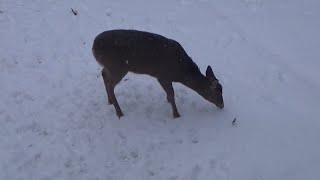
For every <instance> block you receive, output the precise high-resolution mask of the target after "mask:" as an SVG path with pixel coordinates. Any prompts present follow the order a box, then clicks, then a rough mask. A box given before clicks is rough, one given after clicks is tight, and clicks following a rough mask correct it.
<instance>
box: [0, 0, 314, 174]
mask: <svg viewBox="0 0 320 180" xmlns="http://www.w3.org/2000/svg"><path fill="white" fill-rule="evenodd" d="M71 8H72V9H73V10H74V11H76V12H77V13H78V14H77V15H74V14H73V12H72V10H71ZM319 17H320V2H319V1H317V0H306V1H286V0H229V1H225V0H213V1H208V0H175V1H170V0H163V1H147V0H137V1H135V2H134V3H133V2H131V1H124V0H118V1H103V0H95V1H93V0H78V1H75V0H73V1H53V0H52V1H40V0H33V1H31V0H16V1H12V0H2V1H1V3H0V34H1V36H0V38H1V41H0V47H1V48H0V54H1V56H0V84H1V85H0V100H1V101H0V127H1V130H0V179H1V180H6V179H10V180H23V179H26V180H29V179H34V180H53V179H66V180H70V179H77V180H81V179H85V180H105V179H107V180H126V179H137V180H141V179H148V180H153V179H157V180H158V179H159V180H160V179H161V180H162V179H169V180H188V179H191V180H196V179H199V180H212V179H220V180H224V179H228V180H233V179H237V180H251V179H252V180H269V179H272V180H277V179H279V180H285V179H288V180H301V179H307V180H318V179H320V172H319V167H320V154H319V152H320V143H319V139H320V133H319V129H320V121H319V119H318V116H317V114H316V113H317V112H318V111H319V101H320V96H319V90H320V80H319V77H320V72H319V71H318V68H319V67H320V66H319V65H320V61H319V59H320V52H319V50H318V48H319V47H320V36H319V35H318V32H320V21H319V20H318V19H319ZM115 28H126V29H131V28H132V29H139V30H147V31H151V32H155V33H159V34H162V35H165V36H167V37H169V38H173V39H175V40H177V41H179V42H180V43H181V44H182V45H183V47H184V48H185V49H186V51H187V52H188V54H189V55H190V56H191V57H192V58H193V59H194V61H195V62H196V63H197V64H198V65H199V67H200V69H201V71H202V72H204V71H205V68H206V67H207V65H211V66H212V67H213V71H214V72H215V75H216V76H217V78H218V79H219V80H220V82H221V84H222V85H223V88H224V100H225V109H224V110H219V109H218V108H216V107H215V106H214V105H212V104H210V103H209V102H207V101H205V100H204V99H203V98H201V97H200V96H199V95H198V94H196V93H195V92H193V91H192V90H190V89H188V88H186V87H184V86H183V85H181V84H174V89H175V94H176V103H177V108H178V110H179V112H180V114H181V118H179V119H173V118H172V112H171V106H170V105H169V104H168V103H167V101H166V95H165V92H164V91H163V90H162V89H161V87H160V85H159V84H158V82H157V81H155V80H154V79H153V78H151V77H150V76H147V75H136V74H128V75H127V76H126V77H125V78H124V80H123V81H122V82H121V83H120V84H119V85H118V86H117V87H116V96H117V98H118V102H119V104H120V106H121V108H122V110H123V113H124V115H125V116H124V117H123V118H121V120H118V118H117V116H116V114H115V111H114V108H113V106H110V105H107V96H106V92H105V89H104V85H103V81H102V77H101V74H100V73H101V72H100V70H101V67H100V66H99V65H98V64H97V63H96V61H95V60H94V58H93V56H92V53H91V46H92V42H93V39H94V37H95V36H96V35H97V34H98V33H100V32H102V31H105V30H109V29H115ZM234 118H236V119H237V120H236V125H232V121H233V120H234Z"/></svg>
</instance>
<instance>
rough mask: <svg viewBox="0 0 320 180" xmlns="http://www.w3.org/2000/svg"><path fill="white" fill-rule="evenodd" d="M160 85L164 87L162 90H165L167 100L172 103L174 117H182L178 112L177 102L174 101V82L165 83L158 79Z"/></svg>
mask: <svg viewBox="0 0 320 180" xmlns="http://www.w3.org/2000/svg"><path fill="white" fill-rule="evenodd" d="M158 81H159V83H160V85H161V86H162V88H163V89H164V91H165V92H166V93H167V100H168V101H169V102H170V103H171V106H172V111H173V117H174V118H178V117H180V114H179V112H178V109H177V106H176V102H175V99H174V90H173V87H172V82H170V81H165V80H161V79H158Z"/></svg>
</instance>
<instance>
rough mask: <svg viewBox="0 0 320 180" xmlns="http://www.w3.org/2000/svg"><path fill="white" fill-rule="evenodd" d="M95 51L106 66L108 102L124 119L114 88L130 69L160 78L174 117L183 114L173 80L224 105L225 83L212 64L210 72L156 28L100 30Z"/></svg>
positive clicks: (219, 104)
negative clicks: (157, 32) (147, 29)
mask: <svg viewBox="0 0 320 180" xmlns="http://www.w3.org/2000/svg"><path fill="white" fill-rule="evenodd" d="M92 54H93V56H94V58H95V60H96V61H97V63H98V64H100V65H101V66H102V70H101V75H102V78H103V81H104V85H105V89H106V91H107V96H108V103H109V104H110V105H112V104H113V106H114V108H115V111H116V115H117V116H118V118H119V119H120V118H121V117H122V116H124V114H123V113H122V110H121V108H120V106H119V103H118V101H117V99H116V96H115V93H114V89H115V87H116V85H117V84H118V83H119V82H120V81H121V80H122V79H123V77H124V76H125V75H126V74H127V73H128V72H131V73H134V74H146V75H149V76H151V77H154V78H156V79H157V80H158V82H159V84H160V85H161V87H162V88H163V89H164V91H165V93H166V95H167V101H168V102H169V103H170V104H171V106H172V114H173V118H174V119H175V118H179V117H180V114H179V112H178V110H177V106H176V102H175V97H174V96H175V93H174V89H173V86H172V83H181V84H183V85H184V86H186V87H188V88H190V89H192V90H193V91H195V92H197V93H198V94H199V95H200V96H202V97H203V98H204V99H205V100H207V101H209V102H211V103H213V104H214V105H216V106H217V107H218V108H220V109H223V108H224V102H223V96H222V85H221V84H220V83H219V80H218V79H217V78H216V76H215V75H214V73H213V71H212V68H211V66H210V65H208V67H207V69H206V75H203V74H202V73H201V72H200V69H199V67H198V66H197V65H196V63H195V62H194V61H193V60H192V59H191V57H189V55H188V54H187V53H186V51H185V50H184V49H183V47H182V46H181V45H180V44H179V43H178V42H177V41H175V40H173V39H169V38H167V37H165V36H163V35H159V34H156V33H152V32H147V31H141V30H133V29H113V30H107V31H104V32H102V33H100V34H98V35H97V36H96V37H95V39H94V41H93V45H92Z"/></svg>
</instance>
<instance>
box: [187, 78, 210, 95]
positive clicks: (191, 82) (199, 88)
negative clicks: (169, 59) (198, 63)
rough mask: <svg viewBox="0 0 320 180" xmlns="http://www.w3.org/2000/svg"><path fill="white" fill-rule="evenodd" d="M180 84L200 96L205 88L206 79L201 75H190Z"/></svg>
mask: <svg viewBox="0 0 320 180" xmlns="http://www.w3.org/2000/svg"><path fill="white" fill-rule="evenodd" d="M182 84H183V85H185V86H187V87H188V88H190V89H192V90H194V91H195V92H197V93H198V94H200V95H202V94H203V92H204V87H206V84H207V79H206V77H205V76H204V75H202V74H201V73H200V74H198V75H195V74H190V75H187V76H186V77H185V79H184V80H183V81H182Z"/></svg>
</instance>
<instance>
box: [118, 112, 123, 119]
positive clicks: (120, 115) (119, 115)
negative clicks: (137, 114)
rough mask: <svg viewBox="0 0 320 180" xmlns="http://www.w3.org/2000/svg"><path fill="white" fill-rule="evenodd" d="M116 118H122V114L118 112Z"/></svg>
mask: <svg viewBox="0 0 320 180" xmlns="http://www.w3.org/2000/svg"><path fill="white" fill-rule="evenodd" d="M117 116H118V118H119V119H120V118H121V117H122V116H123V113H122V112H121V111H120V112H117Z"/></svg>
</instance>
